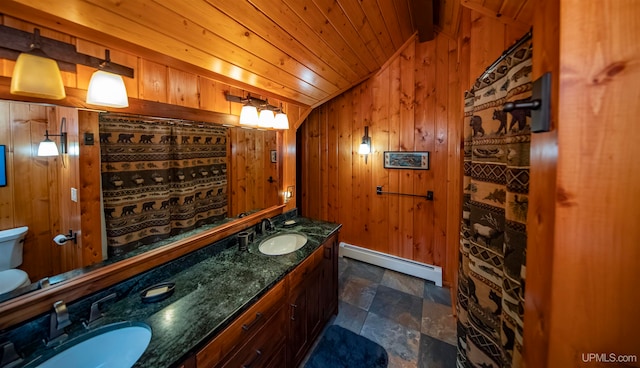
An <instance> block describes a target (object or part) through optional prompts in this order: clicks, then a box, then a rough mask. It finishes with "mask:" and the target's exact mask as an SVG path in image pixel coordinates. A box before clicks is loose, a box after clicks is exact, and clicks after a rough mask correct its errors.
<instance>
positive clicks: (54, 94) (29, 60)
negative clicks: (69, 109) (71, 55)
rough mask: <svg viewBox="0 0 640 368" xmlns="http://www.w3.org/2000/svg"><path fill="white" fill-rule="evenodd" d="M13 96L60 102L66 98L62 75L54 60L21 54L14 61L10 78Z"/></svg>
mask: <svg viewBox="0 0 640 368" xmlns="http://www.w3.org/2000/svg"><path fill="white" fill-rule="evenodd" d="M10 91H11V93H12V94H14V95H21V96H30V97H39V98H47V99H51V100H61V99H63V98H65V97H66V94H65V91H64V85H63V84H62V75H61V74H60V69H59V68H58V63H56V61H55V60H53V59H49V58H46V57H42V56H37V55H33V54H29V53H22V54H20V55H19V56H18V59H17V60H16V65H15V67H14V68H13V76H12V77H11V89H10Z"/></svg>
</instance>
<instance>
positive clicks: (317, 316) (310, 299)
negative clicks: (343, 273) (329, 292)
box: [307, 267, 324, 342]
mask: <svg viewBox="0 0 640 368" xmlns="http://www.w3.org/2000/svg"><path fill="white" fill-rule="evenodd" d="M322 271H323V269H322V267H317V268H316V269H315V270H314V271H313V273H312V274H311V275H310V276H309V279H308V280H307V331H308V333H309V341H311V342H313V341H314V340H315V338H316V336H318V334H319V333H320V331H321V330H322V327H323V325H324V323H323V322H324V318H323V317H324V310H323V309H324V308H323V307H322V304H321V300H322V299H323V298H322V292H323V285H322Z"/></svg>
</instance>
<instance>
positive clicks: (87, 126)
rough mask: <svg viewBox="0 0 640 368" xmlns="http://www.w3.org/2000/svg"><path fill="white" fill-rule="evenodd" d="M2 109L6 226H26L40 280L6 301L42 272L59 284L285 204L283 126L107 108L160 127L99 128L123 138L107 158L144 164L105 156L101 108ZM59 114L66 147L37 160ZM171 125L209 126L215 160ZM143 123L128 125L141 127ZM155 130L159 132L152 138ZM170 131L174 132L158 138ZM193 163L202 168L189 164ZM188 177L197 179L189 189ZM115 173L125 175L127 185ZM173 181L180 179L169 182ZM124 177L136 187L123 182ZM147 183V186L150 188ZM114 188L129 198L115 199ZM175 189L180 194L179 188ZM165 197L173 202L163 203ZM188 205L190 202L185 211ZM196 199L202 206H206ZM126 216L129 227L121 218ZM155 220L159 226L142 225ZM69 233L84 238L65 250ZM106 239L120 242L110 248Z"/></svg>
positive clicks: (30, 260)
mask: <svg viewBox="0 0 640 368" xmlns="http://www.w3.org/2000/svg"><path fill="white" fill-rule="evenodd" d="M0 112H1V113H3V114H4V116H5V117H6V121H8V122H9V124H5V125H3V126H2V127H1V128H0V144H6V145H7V165H6V167H7V179H8V180H7V186H6V187H0V230H4V229H11V228H15V227H20V226H28V227H29V231H28V233H27V236H26V238H25V241H24V243H23V245H24V247H23V263H22V265H21V266H20V267H19V268H20V269H22V270H24V271H26V272H27V274H28V275H29V278H30V279H31V281H32V282H34V283H33V284H31V285H30V286H28V287H26V288H23V289H18V290H15V291H14V292H10V293H7V294H3V295H0V302H1V301H4V300H7V299H10V298H12V297H14V296H17V295H21V294H23V293H24V292H28V291H33V290H36V289H38V284H39V283H38V280H41V279H43V278H45V277H46V278H48V279H49V282H50V283H51V284H52V285H55V284H56V283H58V282H60V281H62V280H66V279H69V278H71V277H74V276H77V275H80V274H86V273H87V272H92V271H93V270H95V269H97V268H100V267H102V266H105V265H108V264H112V263H114V262H118V261H120V260H123V259H126V258H129V257H131V256H135V255H138V254H141V253H144V252H147V251H149V250H152V249H157V248H158V247H162V246H164V245H167V244H171V243H172V242H175V241H176V240H178V239H182V238H185V237H189V236H192V235H195V234H198V233H201V232H205V231H209V230H211V229H214V228H215V227H216V226H219V225H221V224H227V223H229V222H231V221H234V220H236V219H238V218H239V217H241V216H243V215H245V214H247V213H253V212H255V211H258V210H260V209H264V208H269V207H272V206H276V205H279V204H281V202H282V199H281V196H280V195H279V193H280V191H281V190H280V189H279V187H280V180H279V178H280V177H281V167H280V164H279V160H278V157H279V155H280V150H279V149H278V141H277V132H276V131H262V130H250V129H243V128H238V127H223V126H221V125H215V124H212V123H201V122H187V121H184V120H175V119H162V118H149V117H141V116H126V115H122V114H119V115H117V116H116V115H113V114H104V115H102V119H105V118H107V117H109V118H110V119H112V120H123V119H127V121H131V120H133V121H136V120H137V121H147V122H149V123H153V124H155V125H153V126H152V128H149V130H147V131H144V132H145V134H144V135H146V137H142V135H143V134H142V133H143V131H124V132H116V131H115V130H113V131H104V132H102V133H107V134H108V133H111V136H110V137H109V138H110V139H109V142H110V143H118V141H119V140H120V141H121V142H120V143H121V144H120V147H119V148H117V145H114V146H113V148H114V149H113V150H111V152H109V154H114V155H116V157H118V155H119V156H120V158H122V157H124V156H127V155H132V156H138V157H140V158H141V160H140V161H137V163H134V162H131V163H127V161H123V160H120V161H119V159H116V160H115V161H114V160H112V159H106V160H104V159H103V161H102V162H101V152H102V153H104V151H105V148H104V147H103V146H104V145H105V143H106V142H105V141H106V139H105V138H106V137H105V136H101V135H100V133H101V132H100V130H99V126H100V124H99V120H100V119H101V117H100V115H101V114H98V113H96V112H91V111H78V110H77V109H74V108H64V107H53V106H44V105H38V104H27V103H18V102H9V101H0ZM62 117H65V118H66V122H67V123H66V124H67V130H68V141H69V153H68V154H64V155H60V156H57V157H49V158H48V157H37V156H36V150H37V146H38V143H39V142H40V141H41V140H42V139H44V135H45V130H47V129H48V130H50V131H56V130H57V129H58V127H59V125H58V124H59V122H60V121H61V118H62ZM118 124H119V123H117V122H116V125H118ZM123 124H124V123H123ZM171 124H173V127H176V126H181V127H182V126H184V127H188V129H204V128H205V125H206V127H207V128H209V129H210V130H212V131H213V132H214V133H212V135H210V136H208V137H210V138H211V139H210V140H209V142H208V143H213V144H212V146H215V147H216V149H217V151H216V150H214V151H215V152H217V153H218V156H216V155H215V154H214V157H210V158H207V157H204V156H202V155H203V152H201V148H203V147H202V146H204V145H205V143H206V142H207V137H205V135H204V133H203V132H198V133H197V134H196V132H189V133H187V134H183V133H177V134H174V133H168V134H163V132H162V129H165V128H167V127H168V126H171ZM136 126H137V125H133V127H130V129H134V130H135V129H136V128H135V127H136ZM161 127H162V129H161ZM121 128H123V127H121ZM109 129H111V128H109ZM109 129H106V130H109ZM125 130H126V129H125ZM156 130H157V131H156ZM114 133H115V134H114ZM120 134H124V136H120ZM127 134H133V136H128V135H127ZM91 135H93V136H95V137H96V138H98V139H95V143H94V144H91V143H92V140H91V139H90V136H91ZM151 135H152V136H153V137H149V136H151ZM163 136H169V137H165V141H164V142H163V143H160V141H161V140H162V138H163ZM172 136H175V138H173V137H172ZM186 137H188V139H187V138H186ZM197 137H200V138H199V139H197ZM194 139H195V140H196V142H195V144H194ZM218 139H219V140H218ZM100 140H102V142H100ZM216 142H217V144H216ZM223 142H224V143H223ZM172 146H177V147H176V148H178V151H177V152H171V151H170V148H172ZM180 149H184V150H183V151H180ZM119 151H121V152H119ZM154 152H157V153H158V155H165V156H163V157H166V158H167V160H165V159H158V158H157V157H156V158H154V157H153V153H154ZM185 152H186V153H185ZM221 152H224V154H221ZM172 155H173V157H176V159H175V160H174V161H171V160H170V159H169V156H172ZM185 155H186V156H185ZM102 156H104V154H103V155H102ZM103 158H104V157H103ZM274 161H275V162H274ZM165 162H166V163H167V164H166V165H165ZM194 162H195V165H192V166H189V165H191V164H193V163H194ZM109 165H110V166H112V167H109ZM127 165H129V166H127ZM136 165H142V166H136ZM154 165H155V166H157V167H154ZM185 165H186V166H185ZM163 166H164V167H163ZM149 169H150V170H149ZM161 169H163V170H161ZM117 170H121V171H120V172H118V171H117ZM185 170H186V172H185ZM223 170H226V173H224V174H226V177H223V176H221V174H222V173H223ZM194 174H195V177H194ZM182 175H184V178H183V179H181V177H182ZM188 175H190V176H191V178H192V179H193V180H190V181H189V185H186V184H187V181H188V180H187V176H188ZM115 176H120V179H121V180H122V183H119V180H117V178H114V177H115ZM169 177H171V179H172V180H173V179H178V180H177V181H175V180H173V181H170V182H169ZM205 177H208V178H211V177H214V179H213V180H211V182H210V183H205V181H203V180H200V179H202V178H205ZM196 178H197V179H198V180H195V179H196ZM140 179H142V182H140V181H141V180H140ZM127 180H128V181H129V183H127V184H125V181H127ZM147 183H149V184H150V185H149V186H148V187H147V186H146V184H147ZM118 184H120V185H118ZM192 184H193V185H192ZM207 185H209V187H207ZM116 188H119V190H120V192H121V194H122V193H125V195H124V196H122V197H121V198H119V199H115V200H113V197H112V195H113V191H114V190H116ZM125 189H126V190H125ZM170 190H177V191H176V192H174V193H173V194H172V193H171V192H170ZM110 191H111V192H110ZM209 191H211V192H209ZM198 193H199V194H198ZM191 196H192V197H191ZM103 197H104V198H103ZM174 198H177V204H176V207H175V211H173V214H172V212H171V211H172V210H174V207H172V206H171V205H170V203H171V201H172V200H173V201H176V199H174ZM102 199H104V205H102ZM109 200H111V201H109ZM165 201H169V202H166V205H165ZM185 202H186V205H187V206H186V207H183V206H182V205H185ZM197 204H201V205H203V206H204V207H205V210H201V209H200V208H199V207H197V206H196V205H197ZM126 206H136V207H133V208H131V207H128V208H125V207H126ZM101 207H102V208H101ZM163 207H164V208H163ZM208 215H211V216H208ZM105 216H111V217H112V219H111V220H114V221H115V224H111V225H108V223H107V221H106V218H105ZM125 219H126V220H127V222H126V224H125V223H118V220H119V221H120V222H122V221H123V220H125ZM149 223H151V224H153V226H151V227H148V226H147V227H144V225H146V224H149ZM171 225H177V227H178V228H180V229H181V230H183V231H184V232H183V233H181V234H178V231H173V230H171V229H169V230H167V232H164V233H163V232H161V230H162V231H164V230H165V228H166V227H170V226H171ZM130 228H135V229H138V228H139V229H147V230H146V232H142V230H138V232H137V233H136V231H134V232H133V233H135V234H134V235H131V233H126V230H129V229H130ZM69 230H72V231H73V232H74V233H77V234H78V241H77V243H74V242H73V241H68V242H66V243H65V244H63V245H61V246H60V245H57V244H56V243H55V242H54V241H53V238H54V237H55V236H56V235H58V234H68V233H69ZM109 231H111V232H112V234H109ZM140 232H142V234H140ZM114 234H115V237H113V236H112V237H111V238H112V240H109V239H110V238H109V236H108V235H114ZM162 234H166V235H167V236H164V235H162ZM161 235H162V236H161ZM136 237H137V238H136ZM113 239H115V241H114V240H113ZM131 239H134V240H131ZM140 239H145V241H141V240H140ZM148 239H151V240H152V241H147V240H148ZM129 240H130V241H129ZM109 244H111V245H112V246H113V247H112V248H113V249H112V250H110V248H109ZM123 244H124V245H125V246H124V247H122V245H123ZM131 244H135V245H131ZM117 246H121V248H116V247H117Z"/></svg>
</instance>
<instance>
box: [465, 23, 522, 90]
mask: <svg viewBox="0 0 640 368" xmlns="http://www.w3.org/2000/svg"><path fill="white" fill-rule="evenodd" d="M532 36H533V29H530V30H529V32H527V33H525V35H524V36H522V37H521V38H520V39H519V40H517V41H516V43H514V44H513V45H511V47H509V48H508V49H506V50H505V51H504V52H503V53H502V55H500V57H499V58H498V59H497V60H496V61H494V62H493V64H491V65H490V66H489V67H488V68H487V69H485V71H484V72H483V73H482V74H480V77H478V78H477V79H476V80H482V79H484V77H485V76H486V75H487V74H488V73H490V72H491V71H492V70H493V69H495V67H497V66H498V64H500V62H501V61H502V60H504V59H505V58H506V57H507V55H509V54H511V53H512V52H513V51H514V50H515V49H517V48H518V47H520V46H522V45H523V44H524V43H525V42H527V41H529V40H530V39H531V37H532Z"/></svg>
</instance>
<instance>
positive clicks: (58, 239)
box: [53, 230, 78, 245]
mask: <svg viewBox="0 0 640 368" xmlns="http://www.w3.org/2000/svg"><path fill="white" fill-rule="evenodd" d="M69 240H73V244H78V233H74V232H73V230H69V234H67V235H64V234H58V235H56V236H55V237H54V238H53V241H54V242H55V243H56V244H58V245H63V244H64V243H66V242H68V241H69Z"/></svg>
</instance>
